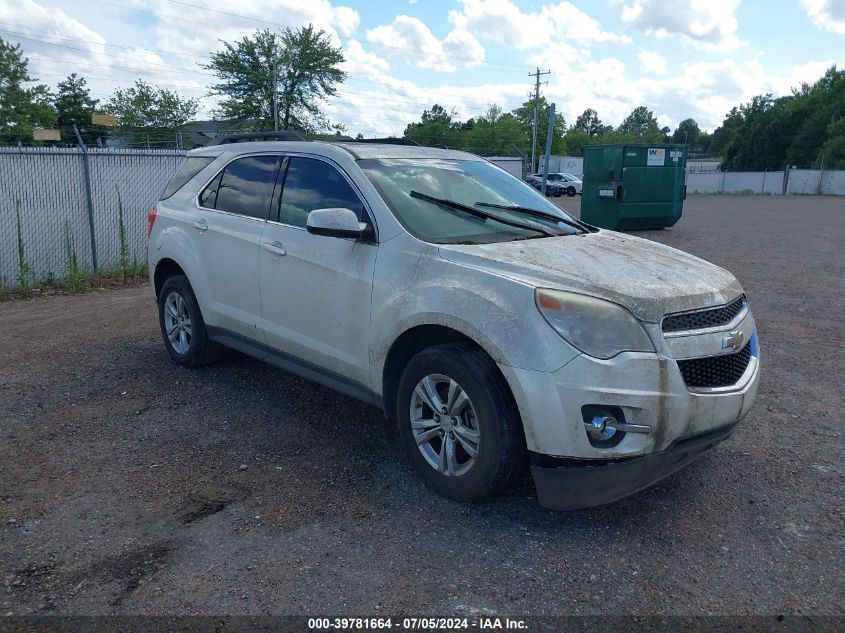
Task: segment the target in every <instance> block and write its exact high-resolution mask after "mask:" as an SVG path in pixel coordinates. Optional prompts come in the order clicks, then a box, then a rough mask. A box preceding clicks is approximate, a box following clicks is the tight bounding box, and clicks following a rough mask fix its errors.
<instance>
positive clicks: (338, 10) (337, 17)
mask: <svg viewBox="0 0 845 633" xmlns="http://www.w3.org/2000/svg"><path fill="white" fill-rule="evenodd" d="M332 14H333V16H334V19H333V22H334V24H335V25H336V26H337V29H338V30H339V31H340V32H341V34H343V35H345V36H346V37H349V36H350V35H352V34H353V33H354V32H355V31H357V30H358V25H359V24H360V23H361V17H360V16H359V15H358V12H357V11H356V10H355V9H351V8H349V7H335V8H334V9H333V10H332Z"/></svg>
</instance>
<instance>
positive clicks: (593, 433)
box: [584, 415, 617, 442]
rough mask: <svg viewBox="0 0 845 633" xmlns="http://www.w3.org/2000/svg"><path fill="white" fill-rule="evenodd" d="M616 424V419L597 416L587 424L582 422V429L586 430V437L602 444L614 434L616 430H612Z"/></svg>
mask: <svg viewBox="0 0 845 633" xmlns="http://www.w3.org/2000/svg"><path fill="white" fill-rule="evenodd" d="M616 424H617V421H616V418H613V417H610V416H608V415H597V416H595V417H594V418H592V419H591V420H590V421H589V422H584V427H586V429H587V435H588V436H589V438H590V440H592V441H594V442H604V441H605V440H609V439H610V438H611V437H613V436H614V435H615V434H616V429H615V428H614V427H615V426H616Z"/></svg>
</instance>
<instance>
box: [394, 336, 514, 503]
mask: <svg viewBox="0 0 845 633" xmlns="http://www.w3.org/2000/svg"><path fill="white" fill-rule="evenodd" d="M503 383H504V381H503V380H502V378H501V376H500V375H499V374H498V372H497V371H496V368H495V365H494V364H493V363H492V361H491V360H490V359H489V358H487V356H486V355H485V354H484V353H483V352H481V351H480V350H478V349H476V348H474V347H472V346H469V345H466V344H448V345H438V346H435V347H431V348H429V349H427V350H424V351H422V352H420V353H419V354H417V355H416V356H414V357H413V358H412V359H411V361H410V362H409V363H408V365H407V367H406V368H405V371H404V372H403V373H402V377H401V378H400V380H399V387H398V394H397V396H398V397H397V416H396V417H397V419H398V420H399V424H400V435H401V437H402V442H403V444H404V445H405V448H406V450H407V451H408V455H409V457H410V459H411V462H412V463H413V464H414V467H415V468H416V469H417V471H418V472H419V474H420V475H421V476H422V478H423V480H424V481H425V482H426V484H427V485H428V486H429V487H431V488H433V489H434V490H436V491H437V492H439V493H440V494H443V495H445V496H447V497H449V498H451V499H456V500H458V501H468V500H475V499H482V498H485V497H488V496H490V495H492V494H495V493H496V492H498V491H500V490H501V489H502V488H503V487H505V486H506V484H508V483H509V482H511V481H512V480H513V479H514V478H515V477H517V476H518V475H519V474H521V473H522V468H523V466H524V461H525V448H524V437H523V433H522V427H521V424H520V422H519V416H518V414H517V413H516V412H515V410H514V406H513V404H512V403H511V401H510V398H508V397H507V393H508V392H507V388H508V387H507V385H506V384H503Z"/></svg>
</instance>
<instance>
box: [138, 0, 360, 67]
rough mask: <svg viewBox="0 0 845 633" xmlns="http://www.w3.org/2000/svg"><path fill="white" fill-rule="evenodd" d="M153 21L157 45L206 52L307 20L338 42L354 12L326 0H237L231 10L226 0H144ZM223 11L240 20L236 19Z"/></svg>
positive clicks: (350, 27)
mask: <svg viewBox="0 0 845 633" xmlns="http://www.w3.org/2000/svg"><path fill="white" fill-rule="evenodd" d="M148 2H149V9H150V10H152V11H153V12H154V13H155V14H156V16H157V18H158V22H157V24H156V27H155V31H156V34H157V36H158V44H159V47H160V48H163V49H166V50H172V51H184V52H185V53H187V54H191V55H197V56H203V57H205V56H207V55H208V54H209V52H210V51H213V50H217V49H218V48H219V46H220V44H219V41H218V40H224V41H228V42H232V41H236V40H239V39H241V38H242V37H244V36H245V35H249V34H251V33H252V32H254V31H255V30H256V29H263V28H269V29H270V30H276V29H279V28H282V27H285V26H289V27H292V28H296V27H300V26H305V25H306V24H313V25H314V26H315V27H317V28H318V29H323V30H325V31H326V33H327V34H328V36H329V38H330V39H331V41H332V42H333V43H334V44H335V45H338V44H340V42H341V38H340V36H341V35H343V36H346V37H348V36H350V35H352V34H353V33H354V32H355V30H356V29H357V28H358V25H359V23H360V16H359V15H358V12H357V11H355V10H354V9H352V8H350V7H346V6H333V4H332V3H331V2H330V0H308V1H307V2H303V1H302V0H239V2H238V3H237V6H236V8H234V9H233V5H232V3H231V2H229V1H228V0H205V1H204V2H203V7H205V8H206V9H208V10H206V11H200V10H198V9H197V8H196V7H191V6H187V5H184V4H175V3H172V2H168V1H167V0H148ZM227 13H237V14H238V15H239V16H245V18H246V19H245V18H241V19H236V18H233V17H232V16H231V15H228V14H227Z"/></svg>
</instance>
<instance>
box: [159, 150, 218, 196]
mask: <svg viewBox="0 0 845 633" xmlns="http://www.w3.org/2000/svg"><path fill="white" fill-rule="evenodd" d="M214 158H215V157H214V156H189V157H188V158H186V159H185V160H184V161H183V162H182V164H181V165H180V166H179V169H178V170H177V171H176V173H175V174H174V175H173V178H171V179H170V182H169V183H167V186H166V187H165V188H164V191H163V192H162V194H161V200H167V199H168V198H169V197H170V196H172V195H173V194H174V193H176V192H177V191H179V190H180V189H181V188H182V187H184V186H185V183H187V182H188V181H189V180H190V179H191V178H193V177H194V176H196V175H197V174H198V173H200V172H201V171H202V170H203V169H205V168H206V167H208V166H209V165H210V164H211V163H212V161H214Z"/></svg>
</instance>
